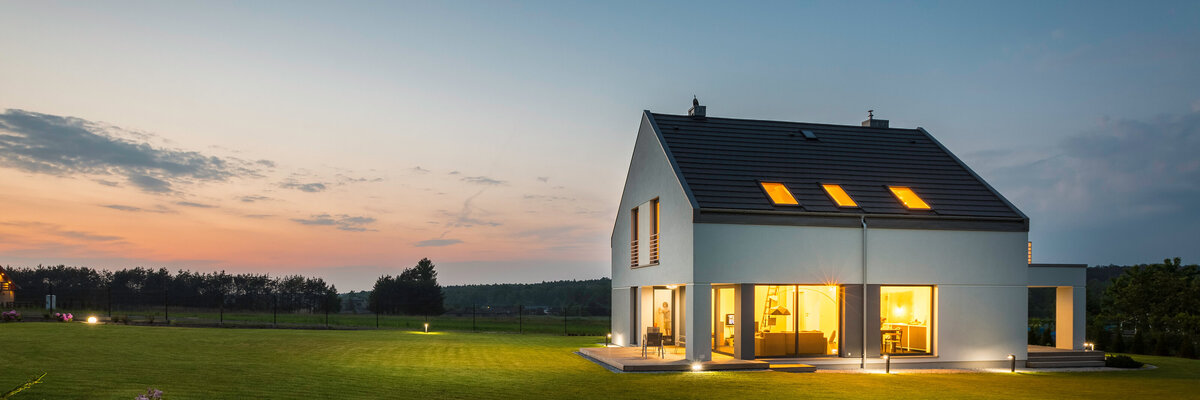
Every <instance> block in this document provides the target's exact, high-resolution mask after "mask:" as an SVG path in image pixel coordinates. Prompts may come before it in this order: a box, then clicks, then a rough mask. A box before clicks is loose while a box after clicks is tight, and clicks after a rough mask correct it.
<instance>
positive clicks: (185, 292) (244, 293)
mask: <svg viewBox="0 0 1200 400" xmlns="http://www.w3.org/2000/svg"><path fill="white" fill-rule="evenodd" d="M5 270H6V271H8V275H9V277H10V279H12V280H13V283H15V284H16V285H17V287H18V288H19V290H17V291H16V299H15V301H16V302H18V303H28V304H34V305H36V306H38V307H41V306H42V305H43V304H44V302H45V295H47V294H53V295H55V296H56V297H57V302H58V307H59V308H64V307H76V308H78V307H83V308H94V309H99V308H104V307H108V306H109V305H110V303H111V304H112V305H118V306H121V307H128V306H147V307H151V306H162V305H164V304H169V305H170V306H172V307H197V308H218V307H223V308H226V309H230V310H237V309H241V310H271V309H277V310H279V311H284V312H297V311H309V312H317V311H330V312H338V311H339V310H340V308H341V302H340V301H338V293H337V288H336V287H334V285H332V284H329V283H327V282H325V280H323V279H321V278H315V277H305V276H301V275H286V276H281V277H271V276H269V275H267V274H248V273H247V274H228V273H225V271H220V272H208V273H204V272H193V271H188V270H179V271H176V272H175V273H171V272H170V271H168V270H167V269H166V268H159V269H151V268H143V267H137V268H126V269H121V270H117V271H108V270H97V269H93V268H88V267H68V266H64V265H58V266H42V265H38V266H37V267H35V268H19V267H18V268H12V267H6V268H5Z"/></svg>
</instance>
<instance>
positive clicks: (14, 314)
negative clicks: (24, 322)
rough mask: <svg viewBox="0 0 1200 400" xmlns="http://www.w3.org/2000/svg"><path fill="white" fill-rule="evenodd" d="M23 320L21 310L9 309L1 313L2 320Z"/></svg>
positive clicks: (0, 319) (0, 318)
mask: <svg viewBox="0 0 1200 400" xmlns="http://www.w3.org/2000/svg"><path fill="white" fill-rule="evenodd" d="M20 320H21V312H20V311H17V310H9V311H5V312H2V313H0V321H4V322H18V321H20Z"/></svg>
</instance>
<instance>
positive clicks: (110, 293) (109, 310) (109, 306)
mask: <svg viewBox="0 0 1200 400" xmlns="http://www.w3.org/2000/svg"><path fill="white" fill-rule="evenodd" d="M108 319H109V321H112V282H109V283H108Z"/></svg>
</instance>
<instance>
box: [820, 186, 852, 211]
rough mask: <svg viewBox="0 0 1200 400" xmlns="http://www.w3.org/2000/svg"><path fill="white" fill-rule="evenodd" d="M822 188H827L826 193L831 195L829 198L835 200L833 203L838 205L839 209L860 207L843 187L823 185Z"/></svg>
mask: <svg viewBox="0 0 1200 400" xmlns="http://www.w3.org/2000/svg"><path fill="white" fill-rule="evenodd" d="M821 187H822V188H825V193H829V197H831V198H833V202H834V203H837V205H838V207H858V203H855V202H854V199H851V198H850V195H849V194H846V191H845V190H842V187H841V186H839V185H830V184H823V185H821Z"/></svg>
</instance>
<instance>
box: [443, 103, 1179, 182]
mask: <svg viewBox="0 0 1200 400" xmlns="http://www.w3.org/2000/svg"><path fill="white" fill-rule="evenodd" d="M1197 104H1200V100H1197ZM461 173H462V172H458V171H450V172H449V173H447V174H446V175H458V174H461Z"/></svg>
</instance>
